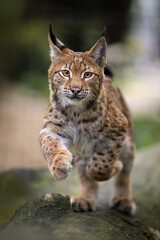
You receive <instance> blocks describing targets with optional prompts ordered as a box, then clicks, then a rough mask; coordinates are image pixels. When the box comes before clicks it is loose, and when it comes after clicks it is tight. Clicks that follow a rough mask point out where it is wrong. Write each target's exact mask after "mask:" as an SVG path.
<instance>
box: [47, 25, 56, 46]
mask: <svg viewBox="0 0 160 240" xmlns="http://www.w3.org/2000/svg"><path fill="white" fill-rule="evenodd" d="M49 34H50V38H51V40H52V42H53V44H54V45H56V42H57V41H56V37H55V35H54V34H53V32H52V25H51V24H49Z"/></svg>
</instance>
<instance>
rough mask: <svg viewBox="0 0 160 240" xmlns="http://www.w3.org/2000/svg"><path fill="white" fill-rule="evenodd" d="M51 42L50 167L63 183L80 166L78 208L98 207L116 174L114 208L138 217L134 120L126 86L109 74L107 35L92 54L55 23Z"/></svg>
mask: <svg viewBox="0 0 160 240" xmlns="http://www.w3.org/2000/svg"><path fill="white" fill-rule="evenodd" d="M49 43H50V56H51V66H50V69H49V88H50V105H49V108H48V112H47V115H46V116H45V118H44V125H43V128H42V130H41V131H40V144H41V149H42V152H43V154H44V157H45V159H46V160H47V162H48V167H49V170H50V172H51V174H52V175H53V176H54V178H55V179H57V180H58V181H60V180H63V179H65V178H66V177H67V176H68V174H69V173H70V169H71V168H72V164H73V163H74V165H75V166H76V168H77V171H78V175H79V180H80V184H81V193H80V195H79V196H78V197H73V198H71V206H72V209H73V211H75V212H80V211H91V210H95V208H96V207H95V200H96V197H97V191H98V184H97V181H106V180H108V179H110V178H112V177H113V176H114V183H115V197H114V198H113V200H112V207H113V208H116V209H118V210H119V211H122V212H124V213H127V214H130V215H132V214H134V213H135V211H136V204H135V203H134V201H133V200H132V190H131V171H132V166H133V160H134V142H133V124H132V118H131V115H130V112H129V110H128V108H127V105H126V103H125V101H124V99H123V97H122V94H121V92H120V90H119V89H118V88H117V87H116V86H115V85H114V84H113V83H112V81H111V79H110V77H108V76H105V74H104V68H105V65H106V47H107V44H106V40H105V37H104V36H102V37H101V38H100V39H99V40H98V41H97V42H96V43H95V45H94V46H93V47H92V48H91V49H90V50H89V51H87V52H74V51H72V50H70V49H69V48H67V47H65V46H64V45H63V44H62V42H61V41H60V40H58V39H57V38H56V37H55V36H54V34H53V33H52V28H51V26H50V32H49Z"/></svg>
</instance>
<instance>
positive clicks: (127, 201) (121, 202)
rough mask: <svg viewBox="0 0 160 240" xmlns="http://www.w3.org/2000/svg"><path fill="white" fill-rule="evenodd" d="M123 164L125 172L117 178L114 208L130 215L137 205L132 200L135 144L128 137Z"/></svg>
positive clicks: (123, 153)
mask: <svg viewBox="0 0 160 240" xmlns="http://www.w3.org/2000/svg"><path fill="white" fill-rule="evenodd" d="M120 160H121V161H122V162H123V170H122V171H121V172H120V173H119V174H118V175H117V176H115V179H114V184H115V197H114V198H113V200H112V207H113V208H116V209H117V210H119V211H121V212H124V213H126V214H129V215H133V214H134V213H135V211H136V204H135V202H134V201H133V200H132V184H131V171H132V167H133V160H134V143H133V140H132V138H131V137H130V136H128V135H127V137H126V139H125V141H124V145H123V148H122V151H121V154H120Z"/></svg>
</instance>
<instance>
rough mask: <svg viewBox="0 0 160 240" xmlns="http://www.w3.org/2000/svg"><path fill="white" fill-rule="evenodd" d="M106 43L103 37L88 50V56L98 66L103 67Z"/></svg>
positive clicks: (105, 60)
mask: <svg viewBox="0 0 160 240" xmlns="http://www.w3.org/2000/svg"><path fill="white" fill-rule="evenodd" d="M106 49H107V43H106V39H105V37H101V38H100V39H99V40H98V41H97V42H96V43H95V45H94V46H93V47H92V48H91V49H90V50H89V52H88V55H89V56H90V57H91V58H93V60H94V61H95V62H96V63H97V64H98V65H99V66H100V67H104V65H105V64H106V62H107V59H106Z"/></svg>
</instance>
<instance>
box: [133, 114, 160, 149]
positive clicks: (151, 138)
mask: <svg viewBox="0 0 160 240" xmlns="http://www.w3.org/2000/svg"><path fill="white" fill-rule="evenodd" d="M134 133H135V142H136V147H137V149H140V148H144V147H148V146H150V145H152V144H154V143H155V142H156V141H158V140H159V139H160V121H159V120H157V119H152V118H149V117H143V116H137V117H135V118H134Z"/></svg>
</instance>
